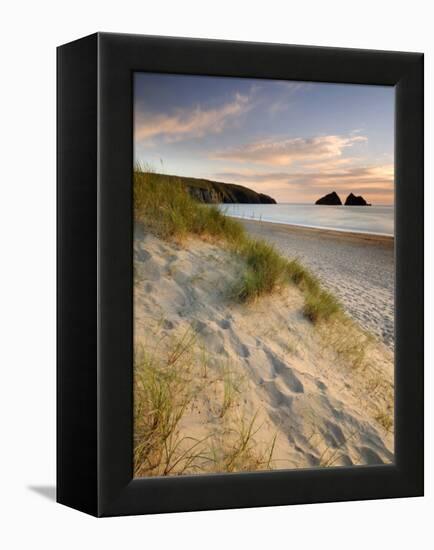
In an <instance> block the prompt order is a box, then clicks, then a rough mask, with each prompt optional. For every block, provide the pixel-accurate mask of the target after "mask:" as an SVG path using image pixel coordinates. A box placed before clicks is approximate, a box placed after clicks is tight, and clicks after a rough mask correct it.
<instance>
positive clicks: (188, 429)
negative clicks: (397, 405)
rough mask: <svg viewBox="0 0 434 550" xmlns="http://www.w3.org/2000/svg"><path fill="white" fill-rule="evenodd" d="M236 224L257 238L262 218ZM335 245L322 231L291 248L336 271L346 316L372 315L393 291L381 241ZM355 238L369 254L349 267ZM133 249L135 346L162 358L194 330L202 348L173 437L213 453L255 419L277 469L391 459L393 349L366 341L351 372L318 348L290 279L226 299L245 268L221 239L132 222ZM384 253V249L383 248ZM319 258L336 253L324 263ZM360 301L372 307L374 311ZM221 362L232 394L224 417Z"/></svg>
mask: <svg viewBox="0 0 434 550" xmlns="http://www.w3.org/2000/svg"><path fill="white" fill-rule="evenodd" d="M243 223H245V225H246V227H247V228H248V230H249V232H251V233H255V234H260V235H262V236H265V235H264V231H265V229H264V226H263V225H258V224H254V223H251V222H243ZM268 225H270V224H267V226H268ZM288 235H289V242H288V244H287V245H285V242H286V241H285V239H287V238H288V237H287V236H288ZM266 236H267V238H269V237H270V236H271V238H270V240H272V241H273V242H275V243H276V245H278V246H279V248H280V249H281V250H282V251H283V252H288V253H289V249H290V246H292V245H294V246H295V244H294V243H296V238H295V236H296V235H295V234H294V235H293V236H292V237H291V232H288V231H282V232H281V230H280V229H279V228H277V227H274V226H273V228H272V229H267V233H266ZM280 239H282V240H280ZM335 241H336V237H330V238H328V237H327V238H324V239H322V241H321V243H318V239H315V238H314V237H311V236H309V235H308V234H305V235H303V236H302V237H301V242H298V241H297V243H298V244H297V248H296V249H295V253H296V255H298V256H300V258H302V259H306V263H307V264H309V266H310V267H312V268H315V270H316V272H317V273H318V274H319V275H320V276H321V278H322V279H323V280H325V279H326V278H327V277H328V276H329V275H330V276H331V275H333V277H335V278H337V281H336V280H335V281H329V284H330V288H333V290H335V287H336V288H340V294H339V295H340V296H341V297H342V296H345V297H346V299H347V302H348V304H349V305H350V306H351V307H352V309H351V311H352V312H356V313H357V315H362V312H363V311H364V312H369V313H372V312H373V314H374V316H376V315H377V316H378V318H379V319H380V317H381V316H382V315H384V310H385V309H387V308H389V305H388V304H387V296H389V294H388V292H389V290H388V287H387V285H385V284H384V282H382V281H383V278H384V276H383V274H382V271H381V270H380V267H381V268H382V264H381V262H380V260H379V256H378V252H377V247H376V246H375V247H374V246H371V245H370V244H366V243H361V242H358V243H356V244H354V243H353V242H352V241H351V240H348V242H347V243H344V244H343V246H344V247H345V253H344V254H343V256H342V258H339V254H342V252H341V253H339V252H338V249H337V248H336V245H335V244H333V243H335ZM354 246H355V247H356V250H358V251H359V254H360V253H361V250H362V249H363V250H364V251H365V252H366V254H365V256H366V258H365V260H364V259H363V258H358V259H357V263H356V257H357V254H356V253H355V252H354ZM134 252H135V256H134V258H135V263H134V267H135V286H134V292H135V294H134V312H135V313H134V316H135V317H134V323H135V324H134V327H135V335H134V340H135V349H136V353H137V354H138V355H140V353H142V352H143V350H145V351H146V352H149V350H152V353H153V354H156V355H158V356H161V357H164V356H165V354H166V355H167V353H168V352H169V349H170V348H171V346H173V343H174V342H176V341H179V340H180V339H181V338H182V337H183V335H185V334H186V333H187V332H188V331H189V330H193V331H194V333H195V336H196V341H195V347H196V348H197V350H200V353H205V354H206V359H205V361H204V360H203V359H202V360H199V359H198V355H195V353H196V352H195V351H194V352H193V354H192V356H191V357H192V362H193V363H194V365H193V370H194V376H195V380H196V382H197V384H198V387H200V388H201V390H200V391H199V392H197V395H196V397H195V399H194V400H193V402H192V404H191V406H190V407H189V408H188V410H187V411H186V413H185V415H184V417H183V419H182V421H181V424H180V432H181V433H180V435H181V438H182V437H185V438H189V437H194V438H196V440H204V441H205V443H203V446H204V448H203V452H202V455H203V456H205V457H206V456H207V453H209V452H210V450H209V449H210V446H211V447H212V449H213V452H216V451H215V449H216V448H217V447H218V445H225V444H229V440H230V437H231V435H230V434H234V433H236V430H237V429H238V431H239V430H240V429H242V427H243V426H245V425H246V424H248V423H249V421H250V419H253V418H254V425H255V434H254V443H255V446H256V448H257V451H258V453H261V452H264V453H266V452H268V450H269V449H270V445H271V443H272V441H273V438H274V436H276V444H275V448H274V452H273V456H272V461H271V463H270V464H269V467H270V468H273V469H286V468H308V467H318V466H348V465H353V464H354V465H360V464H382V463H390V462H392V461H393V426H391V427H390V426H389V427H388V429H386V428H385V427H384V422H383V419H384V418H385V417H388V418H392V419H393V355H392V353H391V351H390V349H389V348H387V347H386V346H384V344H383V343H381V342H374V343H373V344H372V345H371V346H370V348H369V350H368V353H369V354H370V355H369V358H370V361H369V362H368V363H369V366H368V367H366V368H364V369H357V368H354V366H352V365H351V363H350V362H349V361H346V360H345V358H342V357H341V356H339V355H338V354H337V353H336V352H335V351H334V350H333V349H332V348H331V347H330V346H326V345H325V343H324V342H325V341H324V339H323V336H321V334H320V333H319V331H318V329H317V327H315V326H313V325H312V324H311V323H310V322H309V321H307V320H306V319H305V318H304V316H303V314H302V307H303V297H302V295H301V293H300V291H299V290H298V289H297V288H296V287H292V286H291V287H288V288H286V289H285V290H283V291H282V292H281V293H280V294H278V295H274V296H269V297H264V298H262V299H260V300H258V301H257V302H256V303H254V304H251V305H240V304H236V303H234V301H233V300H231V299H230V298H229V295H228V291H229V289H230V288H231V285H233V283H234V282H235V280H236V279H237V274H238V273H239V271H240V269H241V268H242V264H241V263H240V260H239V259H238V258H236V257H234V256H233V255H232V254H231V253H229V252H228V251H225V250H224V249H223V248H222V247H221V246H219V245H218V244H213V243H208V242H203V241H199V240H193V239H191V240H189V241H187V242H185V243H183V244H182V245H177V244H175V243H169V242H165V241H161V240H159V239H157V238H155V237H154V236H152V235H150V234H147V233H145V232H144V230H143V228H141V227H140V226H137V227H136V229H135V239H134ZM302 252H303V255H302ZM384 254H385V255H386V257H390V254H391V252H390V250H389V247H388V245H386V246H385V252H384ZM382 257H383V256H382ZM327 258H329V259H330V258H333V261H330V265H327ZM376 262H380V263H376ZM347 263H350V264H351V265H349V266H348V265H347ZM373 266H377V267H378V273H376V274H375V273H374V272H375V267H373ZM359 271H360V272H359ZM351 273H354V274H355V276H356V280H355V281H353V280H352V278H351ZM388 284H390V281H389V282H388ZM375 285H377V287H378V288H379V289H382V291H383V293H384V296H383V297H382V300H383V302H384V305H383V306H379V303H375V300H374V296H373V293H374V289H375V288H376V286H375ZM351 295H353V296H354V297H358V298H357V300H356V299H354V300H353V301H352V300H351V299H350V296H351ZM363 296H365V298H363ZM364 301H365V302H368V301H371V302H372V303H373V305H372V307H371V309H369V307H368V308H367V307H366V304H365V305H362V304H363V302H364ZM373 306H375V308H374V307H373ZM380 307H382V308H383V309H380ZM387 311H389V310H388V309H387ZM355 317H356V318H358V317H357V316H356V315H355ZM362 318H363V316H362ZM367 325H368V326H369V315H368V316H367ZM204 364H205V367H206V368H205V369H204ZM228 369H229V372H230V375H231V378H232V380H233V381H234V388H235V391H234V392H233V400H232V401H231V402H230V403H229V407H228V410H227V412H226V413H225V414H224V415H223V409H222V407H223V404H222V403H223V400H224V395H223V394H224V388H223V386H224V378H225V373H227V372H228ZM240 426H241V428H240ZM256 430H257V431H256ZM196 466H197V468H196V469H193V467H192V468H190V469H187V470H186V471H185V472H184V473H195V472H197V471H219V467H218V464H217V462H216V465H215V466H214V467H213V466H210V463H209V462H207V461H206V460H205V461H204V462H202V463H200V464H197V465H196ZM201 468H203V470H201ZM246 468H247V469H249V466H248V465H247V466H246ZM172 473H176V469H175V471H174V472H172Z"/></svg>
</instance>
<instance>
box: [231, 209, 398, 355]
mask: <svg viewBox="0 0 434 550" xmlns="http://www.w3.org/2000/svg"><path fill="white" fill-rule="evenodd" d="M237 219H238V221H239V222H240V223H241V224H242V225H243V227H244V228H245V229H246V231H247V232H248V233H249V235H251V236H252V237H254V238H259V239H264V240H266V241H267V242H269V243H271V244H273V245H274V246H275V247H276V248H277V249H278V250H279V252H280V253H281V254H282V255H284V256H285V257H287V258H298V259H299V260H300V261H301V262H302V263H303V264H304V265H306V267H308V268H309V269H311V270H312V272H313V273H314V274H315V275H316V276H317V277H319V279H320V280H321V282H322V284H323V285H324V286H325V287H326V288H327V289H329V290H330V291H331V292H333V293H334V294H336V296H337V297H338V299H339V300H340V301H341V303H342V305H343V306H344V308H345V310H346V311H347V313H348V314H349V315H350V316H351V317H352V318H353V319H354V320H355V321H357V322H358V323H359V324H360V325H361V326H362V327H363V328H365V329H366V330H367V331H369V332H371V333H373V334H374V335H375V336H377V337H378V338H379V339H380V340H381V341H383V342H384V343H385V344H386V345H387V346H388V347H389V348H390V349H392V350H393V349H394V269H395V267H394V266H395V262H394V245H395V239H394V237H387V236H382V235H373V234H370V233H356V232H344V231H334V230H328V229H326V230H324V229H318V228H310V227H309V228H308V227H303V226H296V225H287V224H282V223H271V222H265V221H259V220H247V219H245V218H244V219H242V218H237Z"/></svg>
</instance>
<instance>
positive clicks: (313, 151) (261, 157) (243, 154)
mask: <svg viewBox="0 0 434 550" xmlns="http://www.w3.org/2000/svg"><path fill="white" fill-rule="evenodd" d="M365 141H367V138H366V137H364V136H358V135H357V136H354V135H353V136H349V137H345V136H335V135H330V136H318V137H313V138H290V139H281V140H276V139H267V140H263V141H257V142H254V143H248V144H245V145H241V146H240V147H235V148H232V149H226V150H224V151H220V152H218V153H217V154H216V155H215V158H217V159H221V160H231V161H236V162H254V163H258V164H269V165H277V166H285V165H286V166H287V165H290V164H292V163H293V162H295V161H308V162H309V161H319V160H324V159H329V158H337V157H340V156H341V155H342V152H343V150H344V149H345V148H348V147H352V146H353V145H354V144H355V143H358V142H365Z"/></svg>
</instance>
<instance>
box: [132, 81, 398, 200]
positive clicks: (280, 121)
mask: <svg viewBox="0 0 434 550" xmlns="http://www.w3.org/2000/svg"><path fill="white" fill-rule="evenodd" d="M394 97H395V94H394V88H393V87H390V86H367V85H353V84H329V83H317V82H295V81H283V80H264V79H248V78H232V77H211V76H190V75H171V74H156V73H135V75H134V160H135V162H139V163H141V164H142V165H144V166H148V167H150V168H151V169H152V170H153V171H155V172H160V173H165V174H175V175H179V176H191V177H198V178H206V179H211V180H216V181H223V182H226V183H238V184H241V185H244V186H246V187H250V188H251V189H254V190H255V191H257V192H261V193H266V194H268V195H271V196H272V197H273V198H275V199H276V201H277V202H286V203H313V202H315V200H317V199H318V198H319V197H321V196H323V195H325V194H327V193H330V192H331V191H336V192H337V193H338V194H339V195H340V196H341V199H342V201H344V200H345V198H346V196H347V195H348V194H349V193H350V192H352V193H354V194H356V195H360V194H361V195H363V197H365V199H366V200H367V201H368V202H370V203H372V204H374V205H375V204H377V205H378V204H393V202H394V168H393V164H394V108H395V107H394V101H395V99H394Z"/></svg>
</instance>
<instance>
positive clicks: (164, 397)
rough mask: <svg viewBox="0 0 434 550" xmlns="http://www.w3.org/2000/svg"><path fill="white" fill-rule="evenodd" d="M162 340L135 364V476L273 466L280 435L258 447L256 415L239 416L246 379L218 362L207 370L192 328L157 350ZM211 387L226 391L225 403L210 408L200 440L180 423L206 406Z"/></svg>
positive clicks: (224, 392)
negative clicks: (211, 420)
mask: <svg viewBox="0 0 434 550" xmlns="http://www.w3.org/2000/svg"><path fill="white" fill-rule="evenodd" d="M161 343H162V340H160V342H159V344H158V345H157V346H156V348H155V349H154V350H153V351H151V350H150V349H149V348H148V349H147V350H141V353H140V354H137V356H136V359H135V363H134V475H135V476H136V477H144V476H169V475H183V474H188V473H197V472H202V473H212V472H234V471H251V470H258V469H271V468H272V457H273V452H274V447H275V443H276V437H277V436H276V435H274V437H273V438H272V440H271V442H270V444H269V445H265V448H262V447H263V445H262V446H259V447H258V442H257V441H256V439H255V436H256V434H257V433H258V431H259V430H260V428H261V427H262V426H260V425H259V426H258V425H257V413H255V414H253V415H246V414H245V413H243V414H241V416H239V411H240V409H239V406H240V400H241V396H242V393H243V392H242V390H241V384H242V379H241V378H239V377H237V376H236V373H235V372H233V371H231V370H229V368H228V366H227V365H226V364H221V365H219V364H216V365H215V366H214V369H213V372H212V373H211V372H208V369H204V364H203V363H206V362H207V358H206V357H205V356H204V354H203V352H202V350H201V349H200V347H198V341H197V334H196V333H195V331H194V329H188V330H187V331H186V332H185V333H184V334H183V335H182V336H180V337H178V338H176V339H175V340H174V341H173V342H171V344H170V345H169V346H164V347H165V351H164V352H163V351H162V350H161V349H158V348H159V347H160V344H161ZM210 388H216V389H217V388H221V390H222V391H221V392H220V393H221V403H218V406H217V408H215V407H211V409H210V410H211V414H212V416H213V417H214V420H215V422H214V424H211V423H210V424H209V427H208V430H207V433H206V434H205V435H204V436H203V437H201V438H196V437H192V436H191V435H189V436H187V435H185V433H184V431H183V429H182V421H183V420H184V418H185V416H186V415H187V414H188V413H189V412H191V411H192V410H194V409H197V408H203V406H204V405H203V403H201V402H200V396H203V395H205V394H206V392H207V391H209V389H210ZM220 393H219V392H216V393H215V396H217V395H220ZM211 395H213V393H211ZM215 399H216V401H218V399H219V398H218V397H215ZM208 406H209V404H208ZM205 415H206V410H202V416H203V417H204V418H205Z"/></svg>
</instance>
